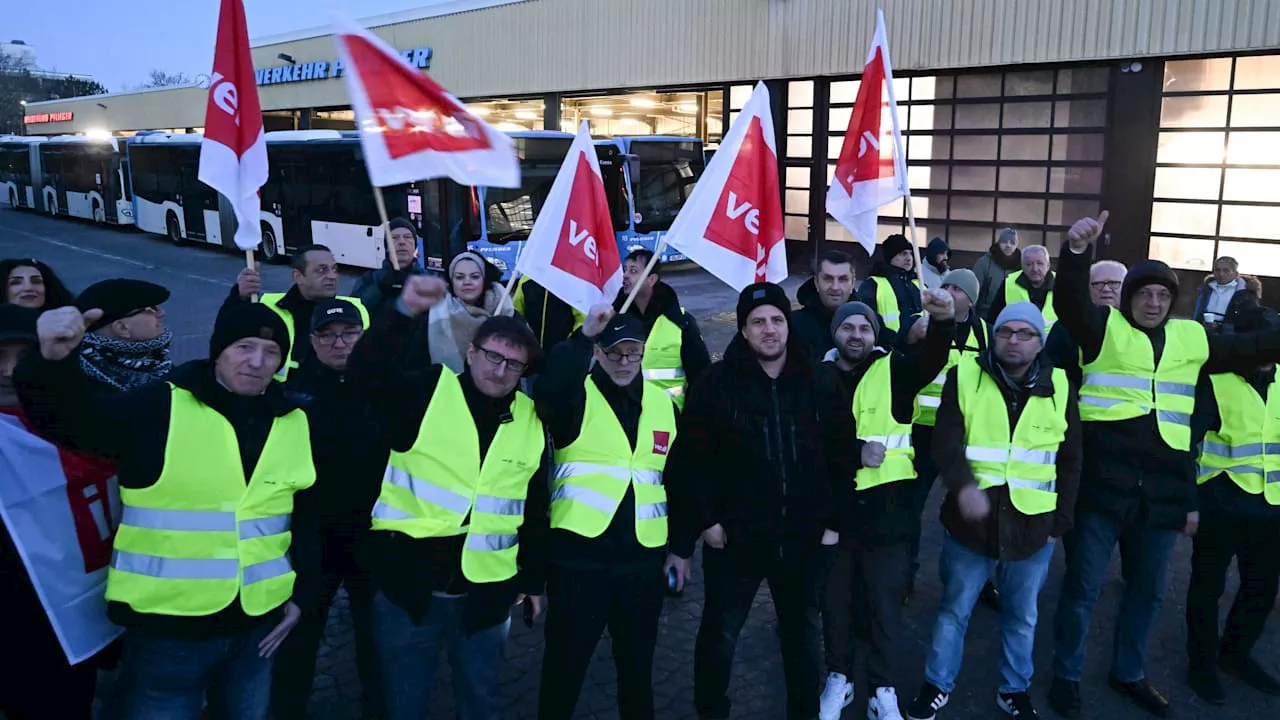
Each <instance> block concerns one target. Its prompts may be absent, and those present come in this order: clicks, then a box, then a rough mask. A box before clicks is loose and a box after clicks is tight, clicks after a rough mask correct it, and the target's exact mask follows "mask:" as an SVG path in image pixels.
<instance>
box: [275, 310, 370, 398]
mask: <svg viewBox="0 0 1280 720" xmlns="http://www.w3.org/2000/svg"><path fill="white" fill-rule="evenodd" d="M284 296H285V293H263V294H262V296H261V298H260V301H261V302H262V304H263V305H266V306H267V307H269V308H271V309H272V310H274V311H275V313H276V314H277V315H279V316H280V319H281V320H284V326H285V328H286V329H287V330H288V331H289V357H287V358H284V364H283V365H281V366H280V370H279V372H277V373H276V380H279V381H280V382H284V381H285V380H288V379H289V371H290V370H292V369H293V368H296V367H298V362H297V361H296V360H294V359H293V348H294V347H295V344H296V343H297V342H298V332H297V330H296V329H295V328H294V327H293V313H291V312H289V311H288V310H285V309H284V308H282V307H280V300H282V299H283V298H284ZM334 299H335V300H346V301H347V302H349V303H351V304H352V305H355V306H356V310H359V311H360V319H361V320H362V321H363V325H364V329H365V330H368V329H369V310H368V309H367V308H365V306H364V303H362V302H360V299H359V298H353V297H349V296H346V295H338V296H336V297H334ZM307 322H308V324H310V320H308V321H307ZM307 330H308V332H309V331H310V327H308V328H307ZM308 342H310V341H309V340H308Z"/></svg>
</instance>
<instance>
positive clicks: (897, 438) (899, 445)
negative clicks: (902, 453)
mask: <svg viewBox="0 0 1280 720" xmlns="http://www.w3.org/2000/svg"><path fill="white" fill-rule="evenodd" d="M858 439H859V440H862V441H863V442H869V443H870V442H878V443H880V444H881V445H883V446H884V449H885V450H903V449H905V448H909V447H911V436H910V435H908V434H902V435H869V436H867V437H863V438H858Z"/></svg>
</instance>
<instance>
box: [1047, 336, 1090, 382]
mask: <svg viewBox="0 0 1280 720" xmlns="http://www.w3.org/2000/svg"><path fill="white" fill-rule="evenodd" d="M1044 354H1045V355H1046V356H1048V358H1049V361H1050V362H1052V363H1053V366H1054V367H1056V368H1062V369H1063V370H1066V371H1067V379H1068V380H1070V381H1071V384H1073V385H1075V386H1076V388H1077V389H1078V388H1079V387H1080V383H1081V381H1082V380H1083V379H1084V377H1083V373H1082V372H1081V370H1080V343H1078V342H1076V339H1075V338H1073V337H1071V333H1070V332H1067V326H1066V325H1063V324H1062V323H1055V324H1054V326H1053V329H1052V330H1050V331H1049V339H1047V340H1045V342H1044Z"/></svg>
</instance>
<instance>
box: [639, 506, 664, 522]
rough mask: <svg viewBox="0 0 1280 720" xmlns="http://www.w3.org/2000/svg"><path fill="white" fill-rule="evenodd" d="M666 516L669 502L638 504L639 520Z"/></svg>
mask: <svg viewBox="0 0 1280 720" xmlns="http://www.w3.org/2000/svg"><path fill="white" fill-rule="evenodd" d="M666 516H667V504H666V503H665V502H657V503H637V504H636V519H637V520H658V519H661V518H664V517H666Z"/></svg>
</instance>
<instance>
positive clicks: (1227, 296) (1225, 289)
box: [1191, 275, 1245, 322]
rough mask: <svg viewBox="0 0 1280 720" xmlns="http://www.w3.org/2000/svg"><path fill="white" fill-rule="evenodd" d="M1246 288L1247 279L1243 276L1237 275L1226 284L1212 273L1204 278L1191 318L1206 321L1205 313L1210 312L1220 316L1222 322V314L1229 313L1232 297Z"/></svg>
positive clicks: (1218, 319) (1219, 319) (1219, 320)
mask: <svg viewBox="0 0 1280 720" xmlns="http://www.w3.org/2000/svg"><path fill="white" fill-rule="evenodd" d="M1244 289H1245V281H1244V278H1242V277H1238V276H1237V277H1236V279H1235V280H1232V281H1231V282H1229V283H1227V284H1226V285H1220V284H1219V283H1218V281H1216V280H1214V279H1213V276H1212V275H1210V276H1209V277H1207V278H1205V279H1204V284H1203V285H1201V286H1200V291H1199V292H1197V293H1196V304H1195V309H1194V310H1193V311H1192V313H1191V319H1192V320H1195V321H1196V322H1204V321H1205V317H1204V314H1205V313H1206V312H1210V313H1213V314H1215V315H1217V316H1218V317H1217V322H1222V316H1223V315H1226V314H1227V310H1228V307H1229V306H1230V304H1231V298H1232V297H1233V296H1234V295H1235V294H1236V293H1237V292H1239V291H1241V290H1244Z"/></svg>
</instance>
